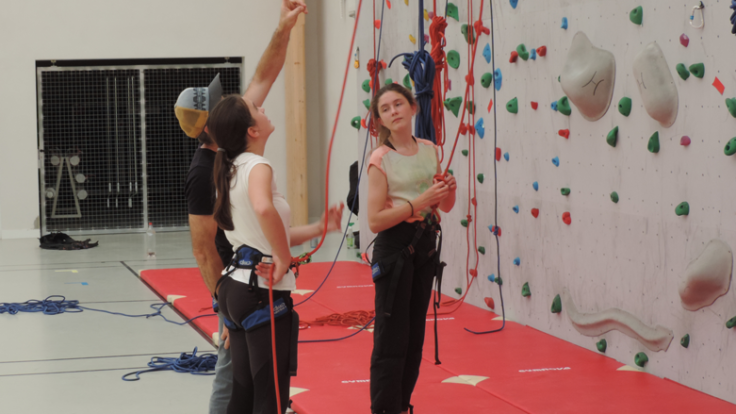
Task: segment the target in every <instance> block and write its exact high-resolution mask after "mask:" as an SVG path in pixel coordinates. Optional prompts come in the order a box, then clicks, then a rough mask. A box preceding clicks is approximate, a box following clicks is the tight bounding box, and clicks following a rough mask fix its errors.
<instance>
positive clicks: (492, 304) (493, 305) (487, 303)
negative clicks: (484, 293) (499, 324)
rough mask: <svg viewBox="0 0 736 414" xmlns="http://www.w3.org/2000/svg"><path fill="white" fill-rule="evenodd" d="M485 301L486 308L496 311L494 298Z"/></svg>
mask: <svg viewBox="0 0 736 414" xmlns="http://www.w3.org/2000/svg"><path fill="white" fill-rule="evenodd" d="M483 300H485V301H486V306H488V307H489V308H491V309H496V303H495V302H493V298H485V299H483Z"/></svg>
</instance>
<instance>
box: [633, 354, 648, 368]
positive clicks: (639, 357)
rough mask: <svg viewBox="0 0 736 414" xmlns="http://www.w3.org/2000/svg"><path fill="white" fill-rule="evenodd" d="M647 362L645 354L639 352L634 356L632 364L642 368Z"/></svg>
mask: <svg viewBox="0 0 736 414" xmlns="http://www.w3.org/2000/svg"><path fill="white" fill-rule="evenodd" d="M647 362H649V358H648V357H647V354H645V353H643V352H639V353H638V354H636V356H634V363H636V365H638V366H640V367H642V368H644V365H646V364H647Z"/></svg>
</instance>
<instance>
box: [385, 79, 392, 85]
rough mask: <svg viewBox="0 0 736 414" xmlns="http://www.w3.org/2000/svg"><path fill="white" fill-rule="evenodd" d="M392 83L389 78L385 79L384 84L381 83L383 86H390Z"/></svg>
mask: <svg viewBox="0 0 736 414" xmlns="http://www.w3.org/2000/svg"><path fill="white" fill-rule="evenodd" d="M392 83H394V80H393V79H391V78H388V79H386V82H383V84H384V85H390V84H392Z"/></svg>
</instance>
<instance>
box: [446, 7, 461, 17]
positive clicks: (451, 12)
mask: <svg viewBox="0 0 736 414" xmlns="http://www.w3.org/2000/svg"><path fill="white" fill-rule="evenodd" d="M447 17H452V18H453V19H455V20H457V21H460V14H459V13H458V11H457V6H456V5H455V4H453V3H448V4H447Z"/></svg>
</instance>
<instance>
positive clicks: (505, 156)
mask: <svg viewBox="0 0 736 414" xmlns="http://www.w3.org/2000/svg"><path fill="white" fill-rule="evenodd" d="M503 158H504V159H505V160H506V161H508V160H509V153H508V152H507V153H504V154H503Z"/></svg>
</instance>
